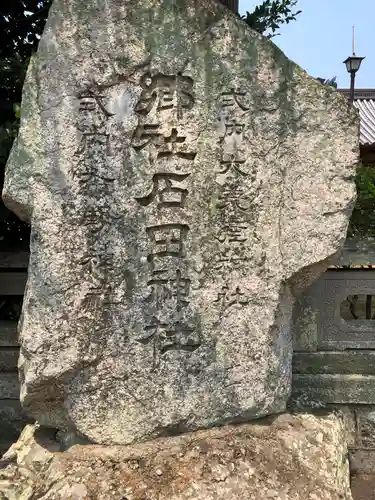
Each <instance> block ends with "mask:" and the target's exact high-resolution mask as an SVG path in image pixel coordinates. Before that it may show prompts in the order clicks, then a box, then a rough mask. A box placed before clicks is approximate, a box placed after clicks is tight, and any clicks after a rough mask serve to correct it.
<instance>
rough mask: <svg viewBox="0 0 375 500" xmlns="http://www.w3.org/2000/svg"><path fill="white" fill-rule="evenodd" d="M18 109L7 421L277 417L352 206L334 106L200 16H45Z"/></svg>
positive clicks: (64, 425)
mask: <svg viewBox="0 0 375 500" xmlns="http://www.w3.org/2000/svg"><path fill="white" fill-rule="evenodd" d="M22 110H23V114H22V121H21V130H20V134H19V137H18V141H17V142H16V143H15V145H14V148H13V150H12V153H11V156H10V159H9V163H8V167H7V174H6V181H5V188H4V200H5V202H6V204H7V205H8V207H10V208H11V209H13V210H14V211H15V212H16V213H17V214H18V215H19V216H20V217H22V218H24V219H27V220H30V221H31V225H32V235H31V258H30V267H29V278H28V284H27V289H26V295H25V301H24V308H23V317H22V321H21V325H20V330H21V332H20V341H21V358H20V365H19V366H20V372H21V382H22V390H21V399H22V403H23V405H24V407H25V408H26V409H27V411H28V412H29V414H30V415H32V416H33V417H35V418H36V419H37V420H39V421H40V422H41V423H42V424H43V425H47V426H52V427H55V428H58V429H60V430H64V431H66V432H68V433H71V432H76V433H78V434H79V435H82V436H85V437H87V438H88V439H90V440H92V441H94V442H97V443H117V444H123V443H130V442H133V441H135V440H142V439H147V438H150V437H155V436H157V435H163V434H170V433H178V432H181V431H186V430H194V429H197V428H202V427H207V426H213V425H218V424H223V423H226V422H232V421H237V420H243V419H251V418H258V417H261V416H262V415H266V414H270V413H275V412H280V411H282V410H283V409H284V408H285V403H286V400H287V399H288V397H289V393H290V386H291V357H292V356H291V354H292V342H291V328H290V322H291V308H292V304H293V300H294V299H293V295H294V294H296V293H297V292H299V291H300V290H302V289H303V288H305V287H306V286H308V284H309V283H310V282H311V281H312V280H313V279H315V278H316V276H317V275H318V274H319V273H321V272H322V271H323V270H324V269H325V268H326V266H327V263H328V262H329V258H330V257H331V256H332V255H334V254H335V253H336V252H337V251H338V250H339V249H340V247H341V244H342V242H343V241H344V238H345V233H346V228H347V223H348V218H349V215H350V212H351V208H352V205H353V201H354V197H355V188H354V182H353V176H354V172H355V164H356V162H357V158H358V120H357V114H356V111H355V110H354V109H352V108H351V107H350V106H348V104H347V101H346V99H345V98H344V97H342V96H340V95H338V94H337V93H336V92H335V91H334V90H333V89H331V88H329V87H327V86H323V85H321V84H320V83H319V82H317V81H315V80H314V79H312V78H310V77H309V76H308V75H307V74H306V73H305V72H303V71H302V70H301V69H300V68H299V67H298V66H296V65H295V64H293V63H292V62H291V61H289V60H288V59H287V58H286V57H285V56H284V55H283V54H282V53H281V52H280V51H279V49H278V48H277V47H276V46H275V45H274V44H273V43H272V42H270V41H269V40H267V39H266V38H264V37H262V36H261V35H259V34H257V33H255V32H253V31H251V30H250V29H249V28H248V27H247V26H246V25H245V24H244V23H243V22H242V21H241V20H240V19H238V17H237V16H235V15H234V14H232V13H231V12H230V11H229V10H228V9H226V8H225V7H224V6H222V5H220V4H219V3H217V2H216V1H214V0H200V1H199V2H197V1H192V0H189V1H188V0H174V1H173V2H172V1H171V0H136V1H135V0H106V1H104V0H56V1H55V2H54V4H53V6H52V8H51V12H50V16H49V20H48V22H47V26H46V30H45V32H44V34H43V37H42V40H41V42H40V46H39V51H38V54H37V56H36V57H35V58H34V60H33V61H32V63H31V65H30V68H29V71H28V76H27V81H26V84H25V89H24V95H23V103H22Z"/></svg>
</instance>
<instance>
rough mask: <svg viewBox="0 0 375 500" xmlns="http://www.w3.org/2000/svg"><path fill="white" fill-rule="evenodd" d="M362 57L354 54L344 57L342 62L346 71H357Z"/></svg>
mask: <svg viewBox="0 0 375 500" xmlns="http://www.w3.org/2000/svg"><path fill="white" fill-rule="evenodd" d="M363 59H364V57H358V56H355V55H352V56H350V57H348V58H347V59H345V61H344V64H345V65H346V69H347V71H348V73H357V71H358V70H359V68H360V66H361V63H362V61H363Z"/></svg>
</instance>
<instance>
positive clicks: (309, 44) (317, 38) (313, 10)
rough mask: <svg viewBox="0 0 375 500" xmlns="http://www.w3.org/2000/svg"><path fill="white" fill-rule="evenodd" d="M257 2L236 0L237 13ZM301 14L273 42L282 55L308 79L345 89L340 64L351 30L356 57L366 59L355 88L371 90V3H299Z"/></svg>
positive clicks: (374, 57)
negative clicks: (323, 80) (332, 80)
mask: <svg viewBox="0 0 375 500" xmlns="http://www.w3.org/2000/svg"><path fill="white" fill-rule="evenodd" d="M260 3H261V0H240V12H241V13H245V11H246V10H248V11H249V12H251V11H252V10H254V7H255V6H256V5H259V4H260ZM298 8H299V9H300V10H302V11H303V12H302V14H300V15H299V16H298V17H297V20H296V21H294V22H292V23H290V24H288V25H286V24H285V25H283V26H282V27H281V30H280V33H281V34H280V36H277V37H275V38H274V39H273V42H274V43H276V45H278V46H279V47H280V48H281V49H282V50H283V51H284V53H285V54H286V55H287V56H288V57H289V58H290V59H292V60H293V61H295V62H296V63H297V64H299V65H300V66H302V68H303V69H305V70H306V71H307V72H308V73H309V74H310V75H311V76H315V77H318V76H319V77H322V78H332V77H334V76H336V77H337V82H338V85H339V87H349V74H348V73H347V71H346V69H345V65H344V64H342V61H344V59H346V58H347V57H348V56H349V55H351V40H352V26H353V24H354V25H355V29H356V55H358V56H366V59H365V60H364V61H363V62H362V66H361V68H360V70H359V72H358V73H357V77H356V88H375V50H374V49H375V35H374V34H373V32H374V25H375V0H299V1H298Z"/></svg>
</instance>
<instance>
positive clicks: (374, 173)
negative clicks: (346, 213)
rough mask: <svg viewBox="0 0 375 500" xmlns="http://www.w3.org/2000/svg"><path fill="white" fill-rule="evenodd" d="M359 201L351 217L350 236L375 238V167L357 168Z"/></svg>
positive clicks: (364, 166) (363, 166)
mask: <svg viewBox="0 0 375 500" xmlns="http://www.w3.org/2000/svg"><path fill="white" fill-rule="evenodd" d="M356 184H357V201H356V204H355V207H354V210H353V214H352V217H351V219H350V225H349V231H348V236H353V237H357V238H364V237H370V238H375V167H373V166H368V165H362V166H360V167H358V169H357V176H356Z"/></svg>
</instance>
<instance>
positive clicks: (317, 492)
mask: <svg viewBox="0 0 375 500" xmlns="http://www.w3.org/2000/svg"><path fill="white" fill-rule="evenodd" d="M54 436H55V433H54V432H52V431H50V430H46V429H42V428H40V427H39V426H38V425H35V426H27V427H26V428H25V429H24V432H23V434H22V435H21V437H20V439H19V441H18V442H17V443H16V444H15V445H13V446H12V448H10V450H9V451H8V452H7V453H6V454H5V455H4V456H3V459H2V470H1V471H0V499H1V500H3V499H7V500H21V499H22V500H31V499H34V498H40V499H43V500H68V499H75V500H109V499H111V500H113V499H115V500H190V499H191V500H265V499H275V500H276V499H277V500H339V499H340V500H352V496H351V493H350V484H349V468H348V462H347V446H346V431H345V427H344V425H343V423H342V421H341V419H340V418H339V417H338V416H336V415H334V414H326V415H323V416H316V415H310V414H297V415H290V414H283V415H280V416H278V417H276V418H273V419H270V418H268V419H263V420H259V421H258V422H257V423H252V424H241V425H236V426H227V427H222V428H215V429H211V430H204V431H199V432H195V433H191V434H184V435H181V436H175V437H166V438H160V439H158V440H155V441H150V442H145V443H139V444H137V445H133V446H122V447H119V446H115V447H105V446H98V445H74V446H72V447H70V448H69V449H68V450H65V451H62V448H61V444H59V443H58V442H57V441H56V440H55V439H54Z"/></svg>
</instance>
